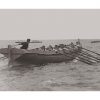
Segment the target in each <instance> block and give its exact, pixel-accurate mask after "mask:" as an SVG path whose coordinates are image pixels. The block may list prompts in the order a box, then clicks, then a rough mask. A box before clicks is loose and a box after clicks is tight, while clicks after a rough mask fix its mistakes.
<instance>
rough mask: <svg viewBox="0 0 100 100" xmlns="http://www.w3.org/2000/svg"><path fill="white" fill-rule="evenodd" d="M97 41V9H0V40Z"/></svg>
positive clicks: (99, 32)
mask: <svg viewBox="0 0 100 100" xmlns="http://www.w3.org/2000/svg"><path fill="white" fill-rule="evenodd" d="M26 38H31V39H69V38H70V39H73V38H100V10H96V9H95V10H92V9H91V10H75V9H74V10H68V9H66V10H63V9H62V10H60V9H57V10H53V9H51V10H46V9H45V10H43V9H40V10H35V9H34V10H26V9H24V10H13V9H12V10H9V9H8V10H0V39H5V40H6V39H26Z"/></svg>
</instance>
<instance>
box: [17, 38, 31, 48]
mask: <svg viewBox="0 0 100 100" xmlns="http://www.w3.org/2000/svg"><path fill="white" fill-rule="evenodd" d="M29 43H30V39H27V41H26V42H22V43H20V44H19V45H22V46H21V47H20V49H28V46H29Z"/></svg>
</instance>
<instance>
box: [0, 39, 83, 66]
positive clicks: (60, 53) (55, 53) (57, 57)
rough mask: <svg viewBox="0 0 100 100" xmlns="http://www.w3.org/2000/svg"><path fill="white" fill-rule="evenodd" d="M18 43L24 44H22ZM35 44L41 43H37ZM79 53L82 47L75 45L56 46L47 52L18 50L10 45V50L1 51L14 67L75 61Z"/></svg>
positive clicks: (41, 50) (3, 49) (37, 49)
mask: <svg viewBox="0 0 100 100" xmlns="http://www.w3.org/2000/svg"><path fill="white" fill-rule="evenodd" d="M16 43H21V44H22V42H16ZM35 43H41V42H40V41H36V42H35ZM77 43H78V42H77ZM51 47H52V46H51ZM79 52H81V49H80V47H79V46H78V45H76V44H75V45H74V44H73V43H71V44H69V45H66V44H60V45H59V46H57V45H55V47H52V49H46V48H45V50H44V49H43V47H42V49H41V48H35V49H31V50H27V49H18V48H16V47H12V46H11V45H8V48H1V49H0V53H1V54H3V55H4V56H6V57H7V58H8V59H9V64H10V65H11V64H12V65H14V63H20V64H35V65H43V64H48V63H60V62H68V61H71V60H73V59H75V58H76V57H77V56H78V54H79Z"/></svg>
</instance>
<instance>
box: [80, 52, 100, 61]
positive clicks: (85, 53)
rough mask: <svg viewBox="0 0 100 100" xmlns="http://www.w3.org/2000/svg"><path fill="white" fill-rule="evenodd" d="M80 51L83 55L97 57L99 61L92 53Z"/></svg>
mask: <svg viewBox="0 0 100 100" xmlns="http://www.w3.org/2000/svg"><path fill="white" fill-rule="evenodd" d="M81 53H82V54H84V55H87V56H90V57H92V58H95V59H97V60H99V61H100V59H99V58H98V57H95V56H93V55H91V54H89V53H87V52H84V51H82V52H81Z"/></svg>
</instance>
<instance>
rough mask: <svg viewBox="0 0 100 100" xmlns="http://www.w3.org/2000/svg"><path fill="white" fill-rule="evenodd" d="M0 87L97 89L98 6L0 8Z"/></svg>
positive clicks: (99, 66) (99, 69)
mask: <svg viewBox="0 0 100 100" xmlns="http://www.w3.org/2000/svg"><path fill="white" fill-rule="evenodd" d="M0 91H100V9H84V10H83V9H0Z"/></svg>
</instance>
